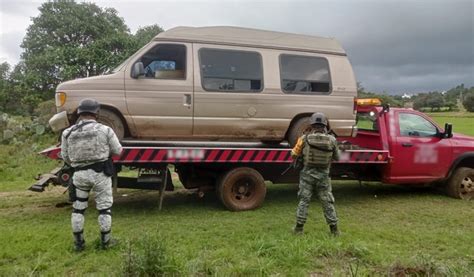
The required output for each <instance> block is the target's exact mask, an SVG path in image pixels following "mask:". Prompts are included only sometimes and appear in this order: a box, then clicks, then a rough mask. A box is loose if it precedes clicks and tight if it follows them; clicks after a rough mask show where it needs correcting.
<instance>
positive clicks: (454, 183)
mask: <svg viewBox="0 0 474 277" xmlns="http://www.w3.org/2000/svg"><path fill="white" fill-rule="evenodd" d="M447 192H448V195H449V196H451V197H454V198H459V199H464V200H471V199H473V198H474V169H473V168H469V167H460V168H458V169H456V171H455V172H454V174H453V176H452V177H451V179H449V183H448V187H447Z"/></svg>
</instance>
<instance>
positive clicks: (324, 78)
mask: <svg viewBox="0 0 474 277" xmlns="http://www.w3.org/2000/svg"><path fill="white" fill-rule="evenodd" d="M280 79H281V88H282V90H283V92H285V93H295V94H329V93H330V91H331V82H330V76H329V64H328V61H327V60H326V59H325V58H318V57H309V56H295V55H285V54H284V55H280Z"/></svg>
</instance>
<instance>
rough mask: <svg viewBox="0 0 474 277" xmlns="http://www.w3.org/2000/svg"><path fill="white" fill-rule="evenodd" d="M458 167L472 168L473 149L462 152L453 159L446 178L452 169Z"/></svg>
mask: <svg viewBox="0 0 474 277" xmlns="http://www.w3.org/2000/svg"><path fill="white" fill-rule="evenodd" d="M458 167H470V168H474V151H471V152H466V153H463V154H461V155H460V156H459V157H457V158H456V160H454V162H453V164H452V165H451V168H450V169H449V172H448V175H446V179H449V178H451V176H452V175H453V173H454V171H455V170H456V168H458Z"/></svg>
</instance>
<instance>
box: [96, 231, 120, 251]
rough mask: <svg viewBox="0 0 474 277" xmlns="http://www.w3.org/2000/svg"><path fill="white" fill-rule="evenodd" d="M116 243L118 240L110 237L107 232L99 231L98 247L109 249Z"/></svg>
mask: <svg viewBox="0 0 474 277" xmlns="http://www.w3.org/2000/svg"><path fill="white" fill-rule="evenodd" d="M117 244H118V240H116V239H114V238H112V236H111V235H110V231H109V232H101V233H100V248H101V249H103V250H106V249H109V248H112V247H114V246H115V245H117Z"/></svg>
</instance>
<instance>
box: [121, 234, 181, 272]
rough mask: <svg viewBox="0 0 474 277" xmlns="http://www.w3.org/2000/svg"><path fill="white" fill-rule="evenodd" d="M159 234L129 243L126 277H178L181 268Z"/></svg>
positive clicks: (123, 266)
mask: <svg viewBox="0 0 474 277" xmlns="http://www.w3.org/2000/svg"><path fill="white" fill-rule="evenodd" d="M170 254H171V253H169V251H168V247H167V246H166V245H165V243H164V240H163V238H161V237H160V235H159V234H154V235H153V236H151V235H149V234H148V235H145V236H143V238H141V239H139V240H138V241H129V242H128V245H127V249H126V252H125V255H124V261H123V265H122V272H123V275H124V276H170V275H171V276H175V275H176V276H178V275H179V266H178V265H177V262H176V260H175V259H174V257H173V256H172V255H170Z"/></svg>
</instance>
